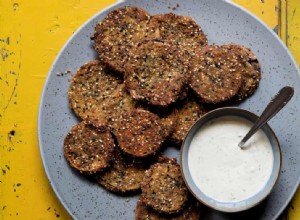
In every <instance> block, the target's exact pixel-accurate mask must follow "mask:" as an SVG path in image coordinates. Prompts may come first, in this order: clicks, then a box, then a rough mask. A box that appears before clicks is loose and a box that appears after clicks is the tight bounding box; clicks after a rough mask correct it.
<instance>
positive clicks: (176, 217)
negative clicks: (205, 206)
mask: <svg viewBox="0 0 300 220" xmlns="http://www.w3.org/2000/svg"><path fill="white" fill-rule="evenodd" d="M200 216H201V210H200V204H199V203H198V202H193V203H190V204H189V205H188V206H185V207H184V209H183V210H182V211H181V212H180V213H178V214H171V215H170V214H161V213H159V212H156V211H155V210H153V209H151V208H150V207H147V206H146V205H145V204H144V203H143V201H142V199H139V200H138V202H137V205H136V208H135V220H199V219H200Z"/></svg>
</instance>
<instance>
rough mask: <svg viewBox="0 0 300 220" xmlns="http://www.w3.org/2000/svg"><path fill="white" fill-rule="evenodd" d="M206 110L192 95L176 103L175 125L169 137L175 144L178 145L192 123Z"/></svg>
mask: <svg viewBox="0 0 300 220" xmlns="http://www.w3.org/2000/svg"><path fill="white" fill-rule="evenodd" d="M207 112H208V109H207V108H205V107H204V106H203V104H201V103H199V102H197V101H196V100H195V98H192V97H189V98H187V99H186V100H184V102H182V103H178V106H177V117H178V120H177V125H176V127H175V129H174V131H173V133H172V135H171V137H170V139H171V140H172V141H174V142H175V143H176V144H177V145H180V144H181V143H182V141H183V139H184V138H185V136H186V134H187V132H188V131H189V129H190V128H191V127H192V125H193V124H194V123H195V122H196V121H197V120H198V119H199V118H201V117H202V116H203V115H204V114H205V113H207Z"/></svg>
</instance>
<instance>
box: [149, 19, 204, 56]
mask: <svg viewBox="0 0 300 220" xmlns="http://www.w3.org/2000/svg"><path fill="white" fill-rule="evenodd" d="M148 26H149V29H150V31H152V32H154V33H155V34H154V36H155V37H156V38H161V39H164V40H169V41H171V42H172V44H174V45H178V46H179V47H180V48H181V49H182V50H185V51H187V52H188V53H189V54H191V55H193V54H194V52H195V49H197V48H199V47H202V46H206V45H207V39H206V36H205V34H204V32H203V30H202V29H201V27H200V26H199V25H198V24H197V23H196V22H195V21H194V20H193V19H192V18H191V17H188V16H180V15H176V14H173V13H167V14H158V15H154V16H153V17H151V19H150V22H149V25H148Z"/></svg>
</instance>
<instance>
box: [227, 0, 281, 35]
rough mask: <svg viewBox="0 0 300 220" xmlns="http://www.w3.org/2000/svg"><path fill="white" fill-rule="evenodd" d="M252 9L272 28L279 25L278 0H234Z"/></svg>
mask: <svg viewBox="0 0 300 220" xmlns="http://www.w3.org/2000/svg"><path fill="white" fill-rule="evenodd" d="M233 1H234V2H236V3H238V4H239V5H241V6H243V7H244V8H246V9H248V10H249V11H251V12H252V13H253V14H255V15H256V16H257V17H259V18H260V19H261V20H262V21H264V22H265V23H266V24H268V26H269V27H270V28H272V29H275V30H276V29H277V25H278V10H279V5H278V0H233Z"/></svg>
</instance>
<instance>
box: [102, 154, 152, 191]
mask: <svg viewBox="0 0 300 220" xmlns="http://www.w3.org/2000/svg"><path fill="white" fill-rule="evenodd" d="M150 165H151V160H150V159H148V160H147V159H146V160H139V159H136V158H132V157H128V155H124V154H123V153H122V152H121V150H119V149H117V148H116V150H115V151H114V154H113V159H112V165H111V167H110V168H109V169H108V170H106V171H105V172H102V173H99V174H98V183H99V184H101V185H102V186H103V187H105V188H106V189H107V190H110V191H113V192H117V193H127V192H135V191H138V190H139V189H140V188H141V183H142V180H143V177H144V175H145V171H146V170H147V169H148V168H149V167H150Z"/></svg>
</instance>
